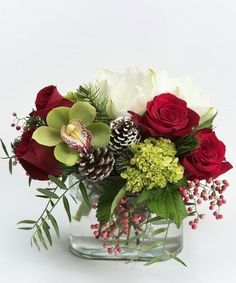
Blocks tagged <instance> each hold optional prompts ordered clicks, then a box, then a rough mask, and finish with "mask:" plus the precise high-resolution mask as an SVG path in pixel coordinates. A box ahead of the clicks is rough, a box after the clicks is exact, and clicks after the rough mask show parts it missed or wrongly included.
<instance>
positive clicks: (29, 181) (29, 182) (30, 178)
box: [28, 176, 32, 187]
mask: <svg viewBox="0 0 236 283" xmlns="http://www.w3.org/2000/svg"><path fill="white" fill-rule="evenodd" d="M31 182H32V177H30V176H29V180H28V184H29V187H30V186H31Z"/></svg>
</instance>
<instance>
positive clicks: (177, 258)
mask: <svg viewBox="0 0 236 283" xmlns="http://www.w3.org/2000/svg"><path fill="white" fill-rule="evenodd" d="M165 254H166V255H168V256H169V257H171V258H173V259H174V260H176V261H178V262H179V263H180V264H182V265H183V266H185V267H187V264H186V263H185V262H184V261H182V259H180V258H179V257H177V256H176V255H175V254H173V253H171V252H169V251H167V250H165Z"/></svg>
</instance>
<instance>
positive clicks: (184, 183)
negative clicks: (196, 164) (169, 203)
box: [173, 177, 188, 187]
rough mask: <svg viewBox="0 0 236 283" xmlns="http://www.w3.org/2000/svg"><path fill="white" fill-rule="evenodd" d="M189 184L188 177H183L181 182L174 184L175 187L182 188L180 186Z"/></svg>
mask: <svg viewBox="0 0 236 283" xmlns="http://www.w3.org/2000/svg"><path fill="white" fill-rule="evenodd" d="M187 184H188V180H187V178H186V177H183V178H182V179H181V180H179V181H178V182H176V183H174V184H173V185H174V186H176V187H180V186H187Z"/></svg>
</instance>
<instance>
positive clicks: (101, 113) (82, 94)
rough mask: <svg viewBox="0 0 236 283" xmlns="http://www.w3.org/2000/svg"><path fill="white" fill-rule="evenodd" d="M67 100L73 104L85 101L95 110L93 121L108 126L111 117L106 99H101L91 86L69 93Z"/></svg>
mask: <svg viewBox="0 0 236 283" xmlns="http://www.w3.org/2000/svg"><path fill="white" fill-rule="evenodd" d="M67 98H68V99H70V100H71V101H73V102H77V101H85V102H89V103H90V104H91V105H92V106H93V107H95V108H96V112H97V113H96V117H95V121H101V122H104V123H106V124H110V122H111V120H113V117H111V116H110V115H109V114H108V103H109V100H108V99H107V98H104V97H101V96H100V93H99V89H98V88H96V87H95V86H92V85H84V86H80V87H79V89H77V90H76V92H70V93H68V95H67Z"/></svg>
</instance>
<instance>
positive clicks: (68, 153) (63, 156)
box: [54, 142, 79, 166]
mask: <svg viewBox="0 0 236 283" xmlns="http://www.w3.org/2000/svg"><path fill="white" fill-rule="evenodd" d="M54 156H55V157H56V159H57V160H58V161H60V162H61V163H64V164H65V165H67V166H73V165H75V164H76V162H77V160H78V158H79V153H78V152H76V151H73V150H70V149H69V147H68V146H67V144H65V143H63V142H62V143H59V144H58V145H57V146H56V147H55V149H54Z"/></svg>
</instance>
